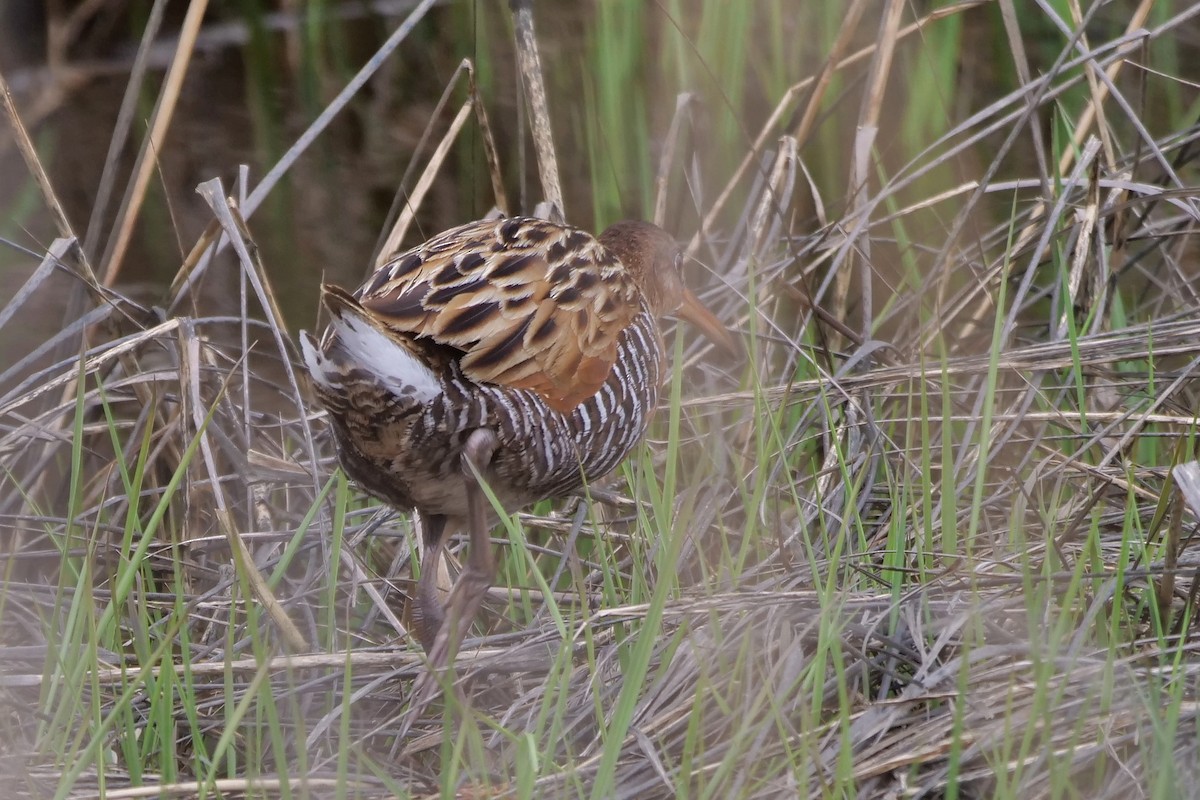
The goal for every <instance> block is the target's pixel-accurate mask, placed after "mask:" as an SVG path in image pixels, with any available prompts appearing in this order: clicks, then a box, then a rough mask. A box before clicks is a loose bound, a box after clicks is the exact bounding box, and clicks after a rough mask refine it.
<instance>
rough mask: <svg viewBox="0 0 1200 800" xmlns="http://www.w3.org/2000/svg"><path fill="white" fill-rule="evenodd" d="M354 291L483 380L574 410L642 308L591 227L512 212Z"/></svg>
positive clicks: (448, 237) (439, 243) (443, 238)
mask: <svg viewBox="0 0 1200 800" xmlns="http://www.w3.org/2000/svg"><path fill="white" fill-rule="evenodd" d="M355 296H356V298H357V299H358V301H359V302H360V303H361V304H362V307H363V308H365V309H366V310H367V311H368V312H370V313H371V315H373V316H374V317H375V319H377V320H378V321H379V322H380V323H381V324H382V325H384V326H386V327H387V328H389V329H391V330H392V331H394V332H396V333H399V334H407V335H409V336H411V337H413V338H415V339H417V340H425V341H428V342H432V343H436V344H438V345H442V346H444V347H447V348H452V349H453V350H455V351H457V352H458V353H459V354H461V355H460V358H459V366H460V367H461V369H462V371H463V373H464V374H465V375H467V376H468V377H470V378H471V379H473V380H476V381H480V382H483V383H493V384H500V385H505V386H511V387H515V388H521V389H529V390H531V391H534V392H536V393H538V394H539V395H541V396H542V397H543V398H544V399H545V400H546V403H547V404H548V405H549V406H550V407H551V408H554V409H555V410H556V411H561V412H567V411H570V410H571V409H572V408H574V407H575V406H576V405H578V404H579V403H580V402H581V401H582V400H584V399H585V398H588V397H590V396H592V395H593V394H595V393H596V391H597V390H598V389H599V388H600V387H601V385H603V383H604V381H605V379H606V378H607V377H608V374H609V372H610V371H611V370H612V367H613V362H614V361H615V360H616V356H617V338H618V336H619V335H620V334H621V332H622V331H623V330H625V328H626V327H628V325H629V324H630V323H631V322H632V320H633V318H634V317H635V316H636V315H637V314H639V313H642V312H644V310H645V305H644V302H643V299H642V295H641V293H640V291H639V290H638V287H637V286H636V284H635V283H634V280H633V277H632V276H631V274H630V273H629V271H628V270H626V269H625V267H624V266H623V265H622V264H621V262H620V261H619V260H618V259H617V258H616V256H614V255H613V254H612V253H611V252H609V251H608V250H606V249H605V248H604V247H603V246H602V245H601V244H600V243H599V242H597V241H596V239H595V238H593V237H592V236H591V235H590V234H588V233H586V232H585V231H582V230H578V229H575V228H570V227H565V226H558V225H550V224H547V223H546V222H545V221H544V220H539V219H533V218H525V217H513V218H508V219H499V220H482V221H479V222H474V223H470V224H467V225H463V226H460V227H457V228H453V229H451V230H449V231H446V232H445V233H443V234H439V235H438V236H435V237H434V238H432V239H430V240H429V241H427V242H425V243H424V244H422V245H419V246H418V247H415V248H413V249H412V250H408V251H406V252H404V253H401V254H399V255H397V256H396V257H395V258H393V259H392V260H391V261H390V262H388V263H387V264H385V265H384V266H382V267H381V268H380V269H379V271H378V272H377V273H376V274H375V275H374V276H373V277H372V279H371V280H369V281H368V282H367V283H366V284H365V285H363V287H362V288H360V289H359V290H358V292H356V293H355Z"/></svg>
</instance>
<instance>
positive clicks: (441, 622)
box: [301, 216, 737, 667]
mask: <svg viewBox="0 0 1200 800" xmlns="http://www.w3.org/2000/svg"><path fill="white" fill-rule="evenodd" d="M683 263H684V256H683V253H682V251H681V250H680V248H679V246H678V244H677V243H676V241H675V240H674V239H673V238H672V237H671V236H670V234H668V233H667V232H666V231H665V230H663V229H662V228H660V227H658V226H656V225H654V224H652V223H649V222H643V221H640V220H626V221H623V222H618V223H615V224H613V225H611V226H609V227H608V228H606V229H605V230H604V231H603V232H602V233H601V234H600V235H599V236H593V235H592V234H590V233H588V232H587V231H585V230H582V229H580V228H576V227H572V226H570V225H566V224H560V223H557V222H551V221H548V220H545V219H541V218H537V217H521V216H516V217H505V218H498V219H485V220H480V221H476V222H470V223H467V224H464V225H460V226H457V227H454V228H450V229H449V230H446V231H444V232H442V233H440V234H437V235H435V236H434V237H432V238H431V239H429V240H427V241H425V242H424V243H423V244H420V245H418V246H416V247H413V248H412V249H409V250H405V251H403V252H399V253H396V254H394V255H392V256H390V257H389V258H387V259H386V260H385V261H384V262H383V263H382V264H381V265H380V266H379V268H378V269H377V270H376V271H375V272H374V273H373V274H372V275H371V276H370V277H369V278H368V279H367V280H366V281H365V282H364V283H363V284H362V285H361V286H360V287H359V288H358V289H357V290H355V291H354V292H353V293H350V292H347V291H345V290H344V289H342V288H340V287H338V286H334V285H330V284H325V285H323V286H322V289H321V299H322V304H323V306H324V308H325V309H326V311H327V312H328V315H329V322H328V325H327V327H326V328H325V330H324V332H323V334H322V336H321V338H320V339H319V340H318V339H316V338H314V337H313V336H312V335H310V334H308V333H307V332H302V333H301V350H302V355H303V359H304V362H305V366H306V367H307V370H308V374H309V376H310V378H311V383H312V386H313V388H314V390H315V395H316V398H317V400H318V401H319V403H320V404H321V405H322V406H324V408H325V410H326V411H327V412H328V417H329V419H330V420H331V423H332V425H331V427H332V430H333V434H334V438H335V441H336V449H337V451H338V455H339V459H340V462H341V465H342V467H343V469H344V471H345V472H346V474H347V475H348V476H349V477H350V478H351V479H352V480H353V481H355V482H356V483H357V484H358V485H359V486H360V487H361V488H362V489H364V490H365V491H366V492H368V493H369V494H371V495H374V496H375V497H377V498H379V499H380V500H382V501H384V502H385V503H388V504H390V505H392V506H394V507H395V508H397V509H400V510H412V509H415V510H416V511H418V512H419V513H420V516H421V520H422V525H421V528H422V533H421V536H422V539H423V544H424V552H423V555H422V556H421V559H420V575H419V577H418V580H417V585H416V590H415V593H414V596H413V600H412V603H413V605H412V617H413V623H414V624H413V627H414V629H415V633H416V635H417V638H418V640H419V641H420V643H421V645H422V646H423V648H424V649H425V650H426V652H427V658H428V660H429V661H430V663H431V665H432V666H434V667H444V666H446V662H447V660H448V659H449V658H451V657H452V655H451V654H452V653H453V652H456V651H457V649H458V647H459V646H460V645H461V644H462V640H463V638H464V636H465V632H466V630H467V628H468V627H469V626H470V624H471V623H472V621H473V620H474V617H475V616H476V614H477V613H478V610H479V607H480V604H481V602H482V600H483V598H484V596H485V595H486V593H487V591H488V589H489V588H490V587H491V585H492V581H493V579H494V575H495V563H494V555H493V552H492V546H491V540H490V531H491V528H492V527H493V525H495V524H496V522H497V521H498V519H499V517H498V515H497V513H496V511H495V509H494V508H493V506H492V504H491V502H489V500H488V499H487V495H486V493H485V490H484V486H485V485H486V487H487V488H488V489H489V490H490V491H491V493H492V495H493V496H494V497H495V498H496V500H497V501H498V502H499V505H500V506H501V507H502V508H503V509H504V510H505V511H506V512H515V511H517V510H520V509H521V508H523V507H525V506H528V505H530V504H532V503H534V502H536V501H539V500H542V499H548V498H557V497H562V496H565V495H568V494H570V493H572V492H575V491H578V490H579V489H580V488H582V487H583V486H584V485H585V484H587V483H589V482H591V481H595V480H596V479H599V478H602V477H603V476H604V475H606V474H607V473H609V472H611V471H612V470H613V469H615V468H616V467H617V466H618V465H619V464H620V462H621V461H622V460H623V459H624V458H625V456H626V455H627V454H628V453H629V452H630V450H632V449H633V448H634V447H635V446H636V445H637V444H638V443H639V442H640V441H641V440H642V438H643V437H644V436H645V433H646V430H647V426H648V425H649V423H650V418H651V416H652V414H653V412H654V409H655V406H656V405H657V404H658V398H659V389H660V384H661V383H662V381H663V378H664V375H665V374H666V353H665V348H664V345H663V339H662V335H661V331H660V327H659V325H660V320H661V318H662V317H663V316H664V315H666V314H670V313H672V312H678V315H679V316H680V317H682V318H684V319H685V320H688V321H690V322H692V323H693V324H695V325H697V326H698V327H699V329H700V330H701V331H702V332H703V333H704V334H705V335H706V336H707V337H708V338H709V339H711V340H712V341H713V342H714V343H716V344H718V345H720V346H721V347H722V348H724V349H725V350H728V351H730V352H737V347H736V344H735V341H734V339H733V337H732V335H731V334H730V332H729V331H728V329H726V327H725V326H724V325H722V323H721V322H720V321H719V320H718V319H717V318H716V317H715V316H714V315H713V314H712V312H710V311H709V310H708V309H707V308H706V307H705V306H704V305H703V304H702V303H701V302H700V301H699V300H698V299H697V298H696V296H695V295H694V294H693V293H692V292H691V291H689V290H688V289H687V288H686V286H685V285H684V283H683V276H682V267H683ZM454 531H460V532H465V533H466V534H467V536H468V542H469V546H470V549H469V553H468V556H467V559H466V562H465V564H464V566H463V568H462V570H461V571H460V573H459V575H458V578H457V579H456V581H455V583H454V584H453V586H452V588H451V590H450V593H449V596H448V598H447V599H446V601H445V603H444V604H443V602H442V600H441V597H440V595H439V591H438V587H437V582H436V576H437V574H438V570H439V567H440V566H441V561H442V558H443V552H444V549H445V544H446V539H447V536H448V535H449V534H450V533H452V532H454Z"/></svg>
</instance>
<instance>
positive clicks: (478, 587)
mask: <svg viewBox="0 0 1200 800" xmlns="http://www.w3.org/2000/svg"><path fill="white" fill-rule="evenodd" d="M495 451H496V434H495V433H494V432H493V431H491V430H489V429H488V428H480V429H478V430H475V431H472V432H471V435H470V436H469V437H467V443H466V444H465V445H464V446H463V452H462V470H463V474H464V476H465V477H466V479H467V481H466V486H467V533H468V535H469V536H470V539H471V552H470V553H469V554H468V555H467V563H466V566H464V567H463V571H462V572H461V573H459V576H458V580H457V581H455V582H454V588H453V589H451V590H450V598H449V599H448V600H447V601H446V618H445V620H444V621H443V622H442V627H441V629H440V630H439V631H438V634H437V638H436V639H435V641H434V643H433V647H431V648H430V649H429V664H430V666H431V667H433V668H434V669H435V670H436V669H440V668H442V667H444V666H446V665H447V664H449V663H450V661H451V659H452V658H453V656H454V653H455V652H457V651H458V647H459V645H461V644H462V640H463V638H465V637H466V634H467V630H468V629H469V628H470V627H471V622H472V621H473V620H474V619H475V614H476V613H477V612H478V611H479V606H480V605H482V603H483V598H484V597H485V596H486V595H487V590H488V588H489V587H491V585H492V580H493V579H494V578H495V575H496V564H495V559H494V557H493V553H492V539H491V536H490V533H491V532H490V530H489V529H488V524H487V505H486V504H487V502H488V501H487V497H486V496H485V495H484V493H483V486H482V481H483V470H484V468H485V467H486V466H487V465H488V462H490V461H491V460H492V454H493V453H494V452H495Z"/></svg>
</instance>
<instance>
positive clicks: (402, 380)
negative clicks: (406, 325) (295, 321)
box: [300, 314, 442, 403]
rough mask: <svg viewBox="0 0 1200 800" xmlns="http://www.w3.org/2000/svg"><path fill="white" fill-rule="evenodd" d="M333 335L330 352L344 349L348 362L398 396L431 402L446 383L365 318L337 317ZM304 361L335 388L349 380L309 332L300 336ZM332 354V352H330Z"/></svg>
mask: <svg viewBox="0 0 1200 800" xmlns="http://www.w3.org/2000/svg"><path fill="white" fill-rule="evenodd" d="M330 326H331V327H332V328H333V331H332V333H333V336H332V337H329V338H327V340H326V341H327V342H328V343H329V344H327V345H326V352H329V351H330V350H331V349H333V348H336V349H340V350H341V351H342V353H344V355H345V358H346V361H348V362H349V363H350V364H353V365H354V366H356V367H358V368H359V369H363V370H366V371H367V372H369V373H370V374H371V376H372V377H373V378H374V379H375V380H377V381H379V382H380V383H381V384H383V386H384V387H385V388H386V389H387V390H388V391H390V392H392V393H393V394H395V395H396V396H398V397H407V398H412V399H413V400H416V401H417V402H419V403H427V402H429V401H430V400H432V399H433V398H435V397H437V396H438V395H440V394H441V393H442V384H441V381H439V380H438V377H437V375H435V374H434V372H433V370H431V369H430V368H429V367H428V366H427V365H426V364H425V363H424V362H422V361H421V360H420V359H419V358H417V357H416V356H415V355H414V354H413V353H411V352H410V351H409V350H408V349H407V348H405V347H404V346H403V345H401V344H398V343H396V342H395V341H393V340H391V339H390V338H388V336H387V335H385V334H384V333H383V332H382V331H380V330H378V329H377V328H375V327H374V326H372V325H371V324H370V323H369V322H367V321H366V320H364V319H360V318H358V317H356V316H354V315H352V314H350V315H345V316H340V315H339V316H335V317H334V319H333V321H332V322H331V323H330ZM300 346H301V350H302V351H303V354H304V362H305V364H306V365H307V366H308V372H309V374H310V375H312V376H313V379H314V380H318V381H320V382H321V383H323V384H324V385H325V386H326V388H328V389H334V388H335V387H337V386H339V385H340V384H341V383H342V382H343V381H344V379H345V375H344V372H343V370H341V369H339V368H338V365H337V364H336V363H335V361H336V360H337V359H331V358H329V357H328V356H327V355H326V352H321V351H320V350H319V349H318V348H317V346H316V345H315V344H314V343H313V341H312V337H310V336H308V335H307V334H305V335H303V336H301V338H300ZM330 355H332V353H330Z"/></svg>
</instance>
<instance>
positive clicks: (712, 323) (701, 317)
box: [676, 287, 741, 356]
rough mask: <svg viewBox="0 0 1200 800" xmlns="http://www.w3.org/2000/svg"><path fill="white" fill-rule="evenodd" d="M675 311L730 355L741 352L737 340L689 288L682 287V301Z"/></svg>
mask: <svg viewBox="0 0 1200 800" xmlns="http://www.w3.org/2000/svg"><path fill="white" fill-rule="evenodd" d="M676 313H677V314H678V315H679V316H680V317H681V318H682V319H685V320H687V321H688V322H690V323H692V324H693V325H695V326H696V327H697V328H699V329H700V331H701V333H703V334H704V335H705V336H707V337H708V339H709V341H711V342H712V343H713V344H715V345H717V346H718V347H720V348H721V349H722V350H724V351H725V352H726V353H729V354H730V355H732V356H737V355H740V354H741V348H739V347H738V344H737V340H736V339H734V338H733V336H732V335H730V333H729V329H728V328H726V327H725V326H724V325H723V324H722V323H721V320H719V319H717V318H716V317H715V316H714V315H713V313H712V312H711V311H709V310H708V309H707V308H705V306H704V304H703V303H701V302H700V298H698V297H696V295H694V294H692V290H691V289H688V288H687V287H684V290H683V302H682V303H681V304H680V306H679V311H677V312H676Z"/></svg>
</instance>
